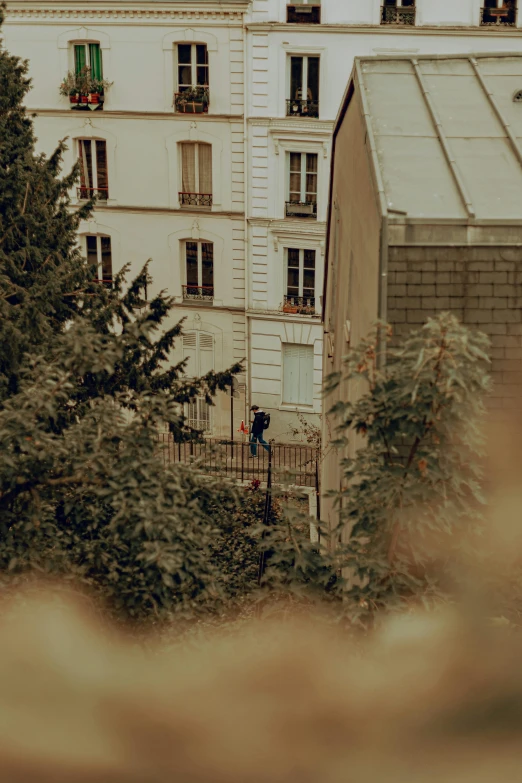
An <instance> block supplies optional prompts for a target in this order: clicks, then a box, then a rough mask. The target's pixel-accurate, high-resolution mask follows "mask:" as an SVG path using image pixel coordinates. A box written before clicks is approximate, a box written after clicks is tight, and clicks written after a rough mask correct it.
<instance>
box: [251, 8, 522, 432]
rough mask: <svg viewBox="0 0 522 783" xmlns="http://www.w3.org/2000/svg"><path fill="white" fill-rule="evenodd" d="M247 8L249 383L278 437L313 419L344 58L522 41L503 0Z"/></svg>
mask: <svg viewBox="0 0 522 783" xmlns="http://www.w3.org/2000/svg"><path fill="white" fill-rule="evenodd" d="M248 19H249V21H248V23H247V64H248V66H247V69H248V77H247V101H246V106H247V128H248V161H247V174H246V177H247V180H246V182H247V218H248V236H247V260H248V263H247V269H248V292H247V323H248V347H249V377H250V389H251V395H252V399H254V398H255V400H256V402H258V404H261V405H263V406H264V407H265V408H267V409H270V410H271V413H272V423H273V424H272V426H273V429H274V431H275V432H277V433H278V435H279V437H280V438H281V439H287V438H288V430H289V428H290V427H291V426H292V423H293V422H294V421H295V418H296V417H295V412H296V410H297V411H300V412H301V413H302V414H303V416H304V417H305V418H307V419H308V420H309V421H310V422H313V423H316V424H319V423H320V410H321V384H322V373H321V364H322V355H323V328H322V325H321V315H322V307H323V304H322V301H321V299H322V287H323V279H324V263H325V241H326V222H325V221H326V213H327V206H328V182H329V177H330V156H331V144H332V132H333V127H334V121H335V119H336V116H337V113H338V110H339V105H340V101H341V98H342V96H343V93H344V90H345V87H346V84H347V82H348V79H349V77H350V73H351V71H352V68H353V64H354V58H355V57H361V56H368V55H384V56H390V55H391V56H393V55H396V54H397V53H399V52H405V53H408V54H410V55H411V54H415V53H419V54H422V53H434V54H446V53H456V52H470V51H477V52H484V51H499V52H502V51H504V52H505V51H512V50H514V51H522V31H521V29H520V26H521V25H522V14H520V13H519V14H518V15H517V9H516V3H514V2H508V3H504V2H503V0H459V2H455V0H436V1H435V0H402V2H400V0H384V2H383V1H382V0H342V1H341V0H301V2H300V3H299V4H295V3H292V2H291V0H253V3H252V6H251V11H250V15H249V18H248ZM345 176H346V179H347V187H349V188H353V189H357V188H358V182H357V174H356V172H355V171H354V170H348V171H346V173H345ZM369 230H370V229H369Z"/></svg>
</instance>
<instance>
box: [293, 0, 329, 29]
mask: <svg viewBox="0 0 522 783" xmlns="http://www.w3.org/2000/svg"><path fill="white" fill-rule="evenodd" d="M286 21H287V22H289V23H291V24H292V23H293V24H320V22H321V0H299V2H298V3H289V4H288V5H287V6H286Z"/></svg>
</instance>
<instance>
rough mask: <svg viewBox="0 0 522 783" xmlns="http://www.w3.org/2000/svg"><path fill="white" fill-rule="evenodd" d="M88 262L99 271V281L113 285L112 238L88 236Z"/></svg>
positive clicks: (95, 235)
mask: <svg viewBox="0 0 522 783" xmlns="http://www.w3.org/2000/svg"><path fill="white" fill-rule="evenodd" d="M85 239H86V244H87V262H88V263H89V264H91V265H92V266H94V267H95V268H96V269H97V279H98V280H99V281H100V282H103V283H105V284H106V285H108V286H110V285H112V252H111V238H110V237H104V236H98V235H97V234H88V235H87V236H86V238H85Z"/></svg>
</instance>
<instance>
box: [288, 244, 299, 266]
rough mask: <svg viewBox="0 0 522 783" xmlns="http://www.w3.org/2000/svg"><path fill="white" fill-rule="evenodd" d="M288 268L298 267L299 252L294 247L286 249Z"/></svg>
mask: <svg viewBox="0 0 522 783" xmlns="http://www.w3.org/2000/svg"><path fill="white" fill-rule="evenodd" d="M288 266H299V250H297V248H295V247H289V248H288Z"/></svg>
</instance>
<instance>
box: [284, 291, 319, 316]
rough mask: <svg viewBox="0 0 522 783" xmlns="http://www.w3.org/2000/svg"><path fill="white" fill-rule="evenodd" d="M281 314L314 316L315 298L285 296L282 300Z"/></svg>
mask: <svg viewBox="0 0 522 783" xmlns="http://www.w3.org/2000/svg"><path fill="white" fill-rule="evenodd" d="M283 312H284V313H300V314H301V315H315V296H291V295H290V294H287V295H285V298H284V300H283Z"/></svg>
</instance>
